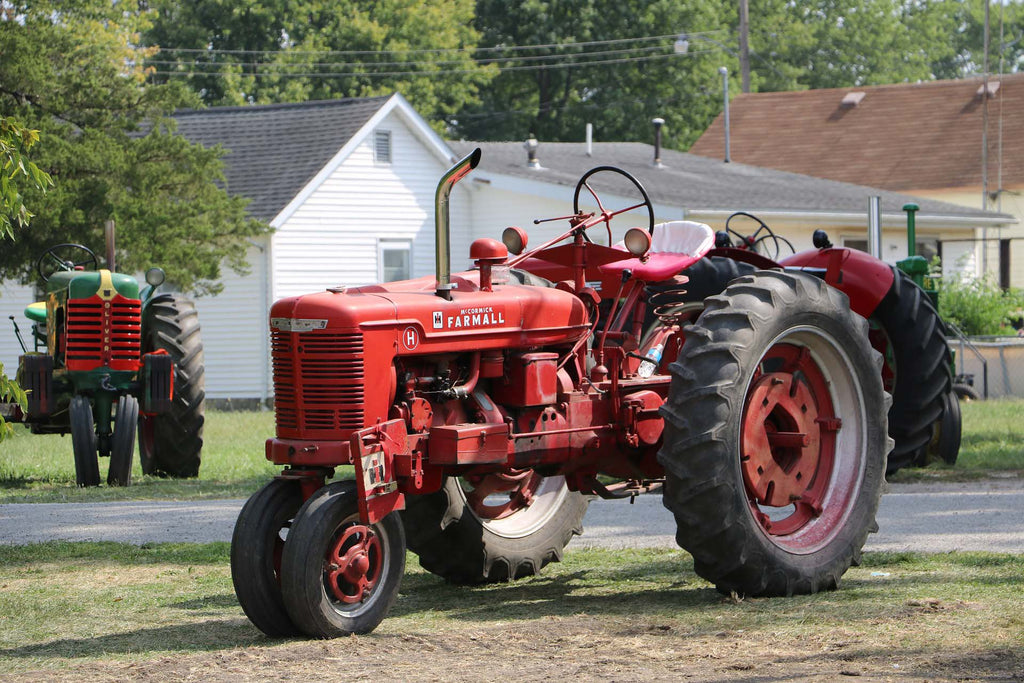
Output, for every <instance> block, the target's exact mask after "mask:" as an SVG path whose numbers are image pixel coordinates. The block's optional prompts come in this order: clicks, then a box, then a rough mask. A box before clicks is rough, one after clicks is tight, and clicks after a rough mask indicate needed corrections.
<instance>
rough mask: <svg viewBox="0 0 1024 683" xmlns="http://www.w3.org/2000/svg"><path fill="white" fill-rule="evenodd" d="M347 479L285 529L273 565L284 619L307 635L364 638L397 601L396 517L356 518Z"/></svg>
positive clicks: (399, 551)
mask: <svg viewBox="0 0 1024 683" xmlns="http://www.w3.org/2000/svg"><path fill="white" fill-rule="evenodd" d="M357 500H358V493H357V492H356V483H355V482H354V481H339V482H334V483H333V484H329V485H327V486H325V487H323V488H322V489H320V490H319V491H317V492H316V493H315V494H314V495H313V496H312V497H310V498H309V500H307V501H306V502H305V503H304V504H303V505H302V508H301V509H300V510H299V512H298V514H297V515H296V517H295V521H294V523H293V524H292V528H291V531H290V533H289V536H288V542H287V543H285V545H284V554H283V557H282V561H281V593H282V595H283V597H284V605H285V608H286V609H287V610H288V615H289V616H290V617H291V620H292V622H293V623H294V624H295V625H296V626H297V627H298V628H299V629H300V630H301V631H302V632H303V633H305V634H306V635H308V636H312V637H314V638H337V637H339V636H347V635H351V634H353V633H369V632H370V631H372V630H373V629H375V628H376V627H377V625H378V624H379V623H380V622H381V621H382V620H383V619H384V617H385V616H386V615H387V613H388V610H390V609H391V605H392V604H394V602H395V599H396V598H397V597H398V587H399V585H400V584H401V581H402V574H403V573H404V572H405V533H404V531H403V529H402V521H401V519H400V518H399V516H398V513H396V512H392V513H391V514H389V515H388V516H387V517H385V518H384V519H382V520H381V521H380V522H378V523H376V524H363V523H362V522H361V521H360V520H359V509H358V505H357Z"/></svg>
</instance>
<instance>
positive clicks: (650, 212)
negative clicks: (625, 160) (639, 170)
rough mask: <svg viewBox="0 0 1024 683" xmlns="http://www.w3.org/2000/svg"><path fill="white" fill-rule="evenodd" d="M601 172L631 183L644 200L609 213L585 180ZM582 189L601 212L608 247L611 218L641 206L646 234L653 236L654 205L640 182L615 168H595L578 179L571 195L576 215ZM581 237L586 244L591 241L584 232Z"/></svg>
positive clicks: (610, 240)
mask: <svg viewBox="0 0 1024 683" xmlns="http://www.w3.org/2000/svg"><path fill="white" fill-rule="evenodd" d="M603 172H610V173H618V174H619V175H621V176H624V177H625V178H626V180H628V181H629V182H631V183H633V185H634V186H635V187H636V189H638V190H640V195H641V196H642V197H643V198H644V200H643V201H642V202H640V203H639V204H634V205H633V206H627V207H626V208H624V209H618V210H617V211H609V210H608V209H606V208H604V205H603V204H602V203H601V198H600V197H598V196H597V192H595V191H594V188H592V187H590V185H589V184H588V183H587V180H588V179H589V178H590V176H592V175H596V174H598V173H603ZM583 188H587V192H589V193H590V196H592V197H593V198H594V201H595V202H597V208H598V209H599V210H600V212H601V214H600V215H601V221H603V222H604V224H605V228H606V229H607V230H608V246H611V244H612V224H611V221H612V218H614V217H615V216H618V215H619V214H620V213H626V212H627V211H632V210H633V209H639V208H640V207H641V206H646V207H647V216H648V226H647V232H648V233H650V234H651V235H653V234H654V205H653V204H651V198H650V197H648V196H647V190H645V189H644V186H643V185H641V184H640V181H639V180H637V179H636V178H634V177H633V176H632V175H631V174H629V173H628V172H626V171H623V170H622V169H621V168H618V167H616V166H597V167H595V168H592V169H590V170H589V171H587V172H586V173H584V174H583V177H582V178H580V180H579V182H578V183H576V192H574V193H573V195H572V211H573V213H574V214H576V215H579V213H580V192H581V191H582V190H583ZM595 225H596V223H595ZM583 237H584V239H586V240H587V241H588V242H590V241H592V240H591V239H590V237H588V236H587V233H586V232H585V231H584V233H583Z"/></svg>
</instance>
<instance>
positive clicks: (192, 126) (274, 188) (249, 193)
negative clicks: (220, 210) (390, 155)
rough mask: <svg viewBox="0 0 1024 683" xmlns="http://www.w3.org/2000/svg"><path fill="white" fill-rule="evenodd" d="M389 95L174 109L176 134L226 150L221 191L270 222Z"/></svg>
mask: <svg viewBox="0 0 1024 683" xmlns="http://www.w3.org/2000/svg"><path fill="white" fill-rule="evenodd" d="M389 97H390V96H382V97H368V98H348V99H340V100H325V101H317V102H302V103H299V104H272V105H251V106H243V107H212V108H210V109H190V110H182V111H178V112H175V114H174V119H175V120H176V121H177V123H178V132H179V133H180V134H181V135H183V136H185V137H186V138H187V139H188V140H189V141H191V142H198V143H202V144H203V145H204V146H206V147H212V146H214V145H217V144H220V145H222V146H223V147H224V149H225V150H226V154H225V157H224V159H225V176H226V177H227V189H228V192H230V193H231V194H233V195H242V196H244V197H248V198H249V199H251V200H252V202H251V203H250V204H249V213H250V214H252V215H253V216H255V217H256V218H260V219H262V220H265V221H270V220H271V219H272V218H274V216H276V215H277V214H278V213H280V211H281V210H282V209H283V208H284V207H285V206H287V205H288V203H289V202H290V201H291V200H292V199H293V198H294V197H295V195H297V194H298V193H299V191H301V190H302V188H303V187H305V186H306V184H307V183H309V181H310V180H312V179H313V177H314V176H315V175H316V174H317V173H318V172H319V171H320V170H321V169H322V168H323V167H324V166H325V165H326V164H327V162H328V161H330V160H331V158H333V157H334V155H335V154H337V153H338V151H339V150H340V149H341V148H342V147H343V146H344V145H345V143H347V142H348V141H349V140H350V139H351V138H352V136H354V135H355V134H356V133H357V132H358V131H359V129H360V128H362V127H363V126H364V125H365V124H366V122H367V121H369V120H370V118H371V117H372V116H373V115H374V114H375V113H376V112H377V111H378V110H379V109H380V108H381V107H382V106H383V105H384V103H385V102H387V100H388V99H389Z"/></svg>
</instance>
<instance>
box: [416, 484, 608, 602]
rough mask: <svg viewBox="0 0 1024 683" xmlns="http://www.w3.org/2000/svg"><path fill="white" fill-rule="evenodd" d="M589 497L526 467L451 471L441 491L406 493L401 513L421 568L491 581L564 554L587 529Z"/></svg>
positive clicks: (454, 578)
mask: <svg viewBox="0 0 1024 683" xmlns="http://www.w3.org/2000/svg"><path fill="white" fill-rule="evenodd" d="M589 502H590V501H589V500H588V499H587V498H586V496H584V495H583V494H581V493H576V492H573V491H570V490H569V489H568V487H567V486H566V483H565V478H564V477H542V476H540V475H539V474H537V473H536V472H534V471H533V470H530V469H526V470H519V471H513V472H507V473H499V474H489V475H483V476H475V477H466V478H462V477H447V478H446V479H445V482H444V485H443V486H442V487H441V490H440V491H438V492H437V493H431V494H427V495H424V496H408V497H407V498H406V510H405V511H404V512H403V513H402V518H403V520H404V521H405V526H406V529H407V532H408V538H409V549H410V550H412V551H413V552H414V553H416V554H417V555H419V558H420V564H421V565H422V566H423V568H424V569H426V570H427V571H429V572H432V573H434V574H437V575H438V576H440V577H442V578H444V579H445V580H447V581H449V582H451V583H457V584H477V583H494V582H498V581H510V580H512V579H518V578H523V577H526V576H533V575H534V574H537V573H539V572H540V570H541V569H542V568H543V567H544V566H545V565H547V564H548V563H549V562H558V561H560V560H561V559H562V551H563V550H564V549H565V546H566V545H568V543H569V541H570V540H572V538H573V536H575V535H578V534H581V533H583V515H584V514H585V513H586V511H587V505H588V504H589Z"/></svg>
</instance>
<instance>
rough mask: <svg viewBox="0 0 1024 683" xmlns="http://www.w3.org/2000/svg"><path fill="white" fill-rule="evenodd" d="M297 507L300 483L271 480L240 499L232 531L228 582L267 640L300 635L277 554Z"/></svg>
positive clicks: (280, 553)
mask: <svg viewBox="0 0 1024 683" xmlns="http://www.w3.org/2000/svg"><path fill="white" fill-rule="evenodd" d="M301 506H302V490H301V489H300V487H299V483H298V482H296V481H289V480H287V479H274V480H272V481H270V482H269V483H268V484H267V485H266V486H264V487H263V488H261V489H260V490H259V491H257V492H256V493H254V494H252V496H251V497H250V498H249V500H247V501H246V502H245V505H244V506H242V510H241V512H239V513H238V521H236V522H235V531H234V533H232V535H231V583H232V584H233V585H234V587H235V595H236V596H237V597H238V603H239V604H240V605H241V606H242V610H243V611H244V612H245V615H246V616H247V617H249V621H251V622H252V623H253V624H254V625H255V626H256V628H258V629H259V630H261V631H263V632H264V633H265V634H267V635H268V636H270V637H271V638H284V637H287V636H293V635H297V634H298V633H299V629H297V628H296V627H295V624H293V623H292V620H291V618H290V617H289V616H288V612H287V611H286V610H285V606H284V598H283V597H282V596H281V558H282V556H283V554H284V546H285V541H287V540H288V534H289V531H290V530H291V526H292V521H293V520H294V519H295V514H296V513H297V512H298V511H299V507H301Z"/></svg>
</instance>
